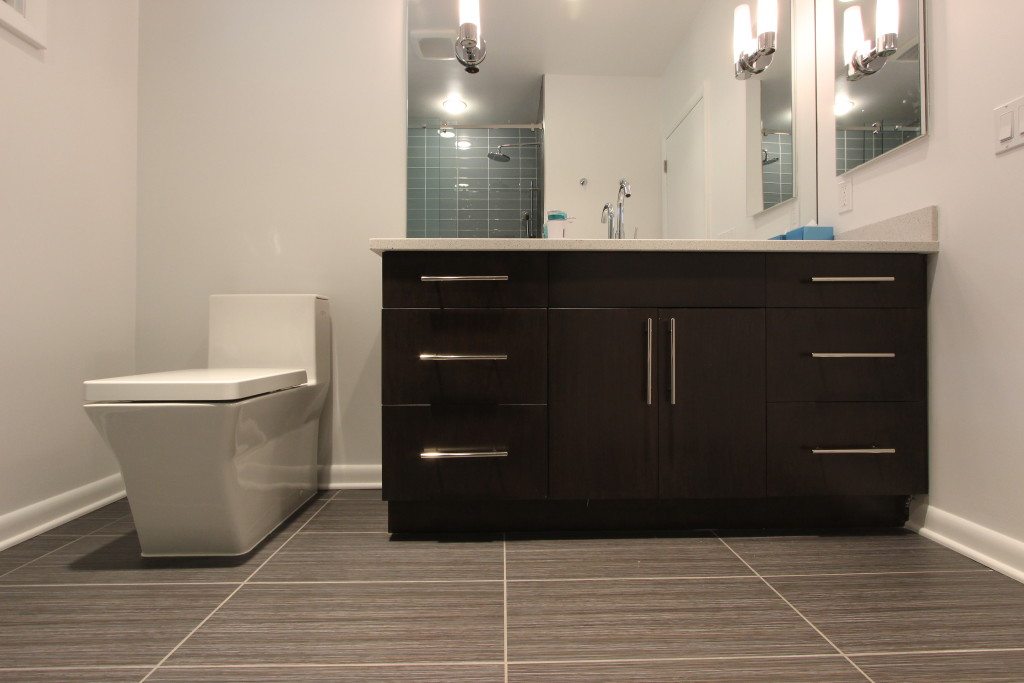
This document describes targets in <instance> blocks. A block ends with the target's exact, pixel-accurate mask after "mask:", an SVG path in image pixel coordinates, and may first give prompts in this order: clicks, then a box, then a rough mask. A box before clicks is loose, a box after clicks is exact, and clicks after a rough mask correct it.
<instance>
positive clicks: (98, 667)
mask: <svg viewBox="0 0 1024 683" xmlns="http://www.w3.org/2000/svg"><path fill="white" fill-rule="evenodd" d="M1000 652H1008V653H1012V652H1024V647H1000V648H955V649H931V650H900V651H895V652H855V653H849V654H848V655H847V654H841V653H839V652H835V653H827V654H823V653H807V654H788V655H762V654H751V655H697V656H692V657H620V658H594V659H588V658H577V659H519V660H512V661H509V663H508V664H509V666H511V667H515V666H534V665H544V664H630V663H656V662H701V661H749V660H772V661H775V660H805V659H846V657H847V656H853V657H871V658H876V659H882V658H886V657H907V656H933V655H945V654H992V653H1000ZM501 665H502V660H497V659H496V660H472V661H465V660H463V661H440V662H437V661H430V662H418V661H410V662H285V663H281V662H278V663H274V662H266V663H246V664H164V665H162V666H161V667H160V668H161V669H182V670H188V669H270V668H275V669H276V668H281V669H313V668H324V669H330V668H338V669H342V668H360V667H367V668H389V667H392V668H399V667H443V666H465V667H472V666H494V667H497V666H501ZM150 668H151V666H150V665H145V664H83V665H79V666H74V665H69V666H15V667H0V672H4V673H6V672H19V671H24V672H31V671H102V670H110V669H116V670H132V669H150Z"/></svg>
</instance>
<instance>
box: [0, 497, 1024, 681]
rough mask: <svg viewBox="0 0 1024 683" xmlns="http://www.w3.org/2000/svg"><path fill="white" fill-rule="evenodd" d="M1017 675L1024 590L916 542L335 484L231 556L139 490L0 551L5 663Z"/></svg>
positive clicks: (385, 671) (486, 675)
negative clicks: (194, 541)
mask: <svg viewBox="0 0 1024 683" xmlns="http://www.w3.org/2000/svg"><path fill="white" fill-rule="evenodd" d="M565 679H568V680H579V681H679V680H687V681H864V680H873V681H876V682H878V683H883V682H888V681H1022V680H1024V585H1021V584H1019V583H1017V582H1015V581H1013V580H1011V579H1009V578H1006V577H1005V576H1003V575H1001V574H998V573H995V572H992V571H990V570H988V569H986V568H985V567H983V566H981V565H978V564H976V563H974V562H972V561H971V560H968V559H966V558H964V557H962V556H960V555H957V554H956V553H954V552H952V551H949V550H947V549H945V548H942V547H940V546H938V545H936V544H934V543H932V542H930V541H927V540H925V539H923V538H921V537H919V536H916V535H914V534H910V533H903V532H879V533H871V534H826V535H815V534H810V533H808V534H801V535H788V536H772V535H768V534H757V533H749V534H743V533H737V532H729V533H726V532H722V533H720V534H719V533H715V532H707V533H694V534H678V535H669V534H666V535H660V536H654V537H652V536H650V535H648V536H629V535H616V536H606V537H594V536H591V537H585V536H578V537H570V536H562V537H558V536H541V535H531V536H527V535H519V534H507V535H500V534H499V535H490V536H486V535H477V536H471V537H425V536H398V535H396V536H390V535H388V534H387V532H386V510H385V506H384V503H382V502H381V501H380V496H379V493H378V492H370V491H346V492H340V493H337V494H335V493H325V494H324V495H322V496H320V497H319V498H317V499H316V500H315V501H313V502H312V503H311V504H310V505H308V506H307V507H306V508H304V509H303V510H302V511H301V512H300V513H298V514H297V515H295V516H294V517H293V518H292V519H291V520H289V521H288V522H287V523H286V524H285V525H284V526H283V527H282V528H281V529H280V530H279V531H278V532H276V533H275V534H274V535H273V536H272V537H271V538H270V539H268V540H267V541H266V542H265V543H264V544H263V545H262V546H261V547H259V548H258V549H257V550H256V551H255V552H253V553H252V554H250V555H249V556H247V557H244V558H240V559H237V560H231V561H223V560H194V561H180V560H179V561H163V560H144V559H142V558H141V557H140V556H139V553H138V541H137V539H136V536H135V531H134V527H133V525H132V521H131V516H130V514H129V511H128V507H127V504H126V503H125V502H124V501H119V502H117V503H113V504H112V505H109V506H107V507H105V508H103V509H102V510H98V511H96V512H94V513H91V514H89V515H86V516H85V517H82V518H80V519H77V520H74V521H72V522H69V523H67V524H65V525H63V526H61V527H59V528H57V529H54V530H53V531H51V532H49V533H47V534H44V535H42V536H39V537H36V538H34V539H31V540H29V541H26V542H25V543H22V544H20V545H18V546H15V547H13V548H10V549H8V550H6V551H4V552H2V553H0V680H4V681H7V680H10V681H142V680H147V681H405V680H416V681H465V682H468V681H504V680H510V681H551V680H565Z"/></svg>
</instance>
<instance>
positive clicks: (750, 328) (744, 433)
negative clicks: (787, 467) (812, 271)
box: [659, 308, 766, 498]
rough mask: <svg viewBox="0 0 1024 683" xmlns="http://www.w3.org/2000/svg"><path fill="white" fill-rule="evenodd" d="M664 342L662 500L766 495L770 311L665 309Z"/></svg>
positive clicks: (661, 400)
mask: <svg viewBox="0 0 1024 683" xmlns="http://www.w3.org/2000/svg"><path fill="white" fill-rule="evenodd" d="M659 336H660V340H661V353H660V354H659V357H660V369H659V376H660V377H661V378H662V382H661V392H660V399H659V400H660V403H661V408H660V410H661V420H660V421H661V427H660V433H661V445H660V449H659V452H660V475H659V496H660V497H661V498H759V497H763V496H764V495H765V486H766V484H765V480H766V477H765V468H766V445H765V313H764V310H763V309H753V308H732V309H730V308H694V309H663V310H662V311H661V312H660V334H659ZM673 382H674V388H673Z"/></svg>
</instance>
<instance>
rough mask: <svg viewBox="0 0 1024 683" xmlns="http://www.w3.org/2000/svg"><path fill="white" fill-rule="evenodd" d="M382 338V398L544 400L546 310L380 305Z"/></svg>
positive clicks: (401, 401)
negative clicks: (385, 306)
mask: <svg viewBox="0 0 1024 683" xmlns="http://www.w3.org/2000/svg"><path fill="white" fill-rule="evenodd" d="M381 338H382V345H383V349H384V351H383V357H382V376H383V386H382V393H383V402H384V404H385V405H408V404H423V403H477V402H484V403H537V404H539V403H546V401H547V311H545V310H544V309H463V310H459V309H456V310H430V309H416V310H411V309H385V310H384V312H383V316H382V333H381ZM421 356H426V357H425V358H421ZM437 356H441V357H449V356H458V357H460V358H459V359H455V360H438V359H434V358H436V357H437ZM481 356H490V357H493V358H496V359H489V358H480V357H481ZM502 357H504V359H502Z"/></svg>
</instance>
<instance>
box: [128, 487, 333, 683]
mask: <svg viewBox="0 0 1024 683" xmlns="http://www.w3.org/2000/svg"><path fill="white" fill-rule="evenodd" d="M340 491H341V489H338V490H336V491H335V492H334V493H333V494H332V495H331V497H330V498H328V499H327V500H325V501H324V502H323V504H322V505H321V506H320V507H318V508H317V509H316V512H314V513H313V514H312V515H310V516H309V519H307V520H306V521H305V522H303V523H302V526H300V527H299V528H298V529H296V530H295V531H293V532H292V534H291V536H289V537H288V538H286V539H285V540H284V542H283V543H282V544H281V545H279V546H278V547H277V548H276V549H275V550H274V552H272V553H270V556H269V557H268V558H267V559H265V560H263V561H262V562H260V564H259V566H258V567H256V569H254V570H253V571H252V573H250V574H249V576H247V577H245V580H243V581H242V582H241V583H240V584H238V586H236V587H235V589H234V590H233V591H231V592H230V593H228V595H227V597H226V598H224V599H223V600H221V601H220V604H218V605H217V606H216V607H214V608H213V611H212V612H210V613H209V614H207V615H206V617H204V618H203V620H202V621H200V622H199V623H198V624H196V625H195V627H193V629H192V630H191V631H189V632H188V633H187V634H186V635H185V637H184V638H182V639H181V640H180V641H179V642H178V644H177V645H175V646H174V647H173V648H171V651H170V652H168V653H167V654H166V655H164V657H163V659H161V660H160V661H159V662H157V663H156V666H154V667H153V668H152V669H150V670H149V673H147V674H146V675H145V676H143V677H142V678H141V679H140V680H139V683H145V681H147V680H149V677H150V676H152V675H153V674H154V673H156V672H157V670H158V669H159V668H160V666H161V665H162V664H163V663H164V662H166V661H167V660H168V659H170V658H171V656H172V655H173V654H174V653H175V652H177V651H178V649H179V648H180V647H181V646H182V645H184V644H185V643H186V641H188V639H189V638H191V637H192V636H193V635H195V633H196V631H198V630H199V629H201V628H202V627H203V625H204V624H205V623H206V622H208V621H209V620H210V619H211V618H212V617H213V615H214V614H216V613H217V612H218V611H219V610H220V608H221V607H223V606H224V605H226V604H227V603H228V601H229V600H231V598H233V597H235V595H236V594H237V593H238V591H240V590H242V588H243V587H244V586H245V584H247V583H249V580H250V579H251V578H252V577H254V576H256V573H257V572H258V571H259V570H261V569H263V567H264V566H265V565H266V564H267V562H270V561H271V560H272V559H274V557H275V556H276V555H277V554H278V553H279V552H281V549H282V548H284V547H285V546H286V545H288V542H289V541H290V540H292V539H293V538H295V537H296V536H297V535H298V533H299V532H300V531H302V529H303V528H305V526H306V525H307V524H309V523H310V522H312V521H313V520H314V519H316V516H317V515H319V514H320V512H321V511H322V510H323V509H324V508H325V507H327V505H328V504H329V503H330V502H331V501H332V500H334V499H335V498H337V497H338V493H339V492H340Z"/></svg>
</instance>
